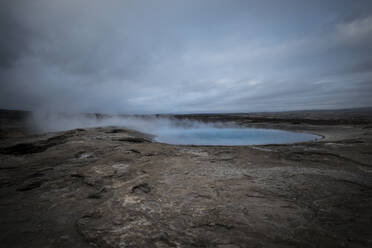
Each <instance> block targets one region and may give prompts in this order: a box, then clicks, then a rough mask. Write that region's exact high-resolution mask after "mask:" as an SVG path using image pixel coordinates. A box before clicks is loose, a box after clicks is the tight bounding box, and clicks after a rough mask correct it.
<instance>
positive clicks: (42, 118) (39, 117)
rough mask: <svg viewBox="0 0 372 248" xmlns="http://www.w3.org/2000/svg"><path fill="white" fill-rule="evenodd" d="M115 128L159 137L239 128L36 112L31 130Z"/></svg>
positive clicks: (137, 117) (147, 118) (162, 119)
mask: <svg viewBox="0 0 372 248" xmlns="http://www.w3.org/2000/svg"><path fill="white" fill-rule="evenodd" d="M108 126H116V127H123V128H129V129H134V130H137V131H140V132H144V133H149V134H157V133H160V132H166V131H170V130H174V129H179V128H182V129H185V128H187V129H195V128H211V127H218V128H222V127H234V126H235V127H236V124H234V123H231V122H229V123H221V122H213V123H205V122H201V121H196V120H190V119H177V118H174V117H172V116H158V115H101V114H73V113H50V112H33V113H32V114H31V115H30V117H29V120H28V127H29V129H30V131H31V132H33V133H46V132H58V131H67V130H72V129H76V128H93V127H108Z"/></svg>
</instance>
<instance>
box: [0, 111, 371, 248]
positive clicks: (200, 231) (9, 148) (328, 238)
mask: <svg viewBox="0 0 372 248" xmlns="http://www.w3.org/2000/svg"><path fill="white" fill-rule="evenodd" d="M183 118H184V117H183ZM187 118H195V117H190V116H188V117H187ZM197 118H203V117H200V116H199V117H197ZM204 118H207V117H204ZM270 118H272V117H270ZM274 118H275V117H274ZM301 118H302V117H301ZM301 118H300V117H298V118H297V119H296V118H295V117H293V116H292V117H291V119H290V121H288V117H285V118H284V117H283V118H282V119H283V120H286V121H268V120H267V119H266V120H265V121H260V122H254V123H252V121H250V120H249V118H248V117H246V118H241V117H239V120H237V119H234V118H232V117H231V116H230V117H225V119H224V120H222V121H233V122H236V123H238V124H239V125H242V126H255V127H267V128H278V129H285V130H293V131H305V132H310V133H314V134H318V135H322V136H323V137H324V138H323V139H322V140H319V141H316V142H306V143H296V144H286V145H260V146H235V147H231V146H230V147H229V146H175V145H167V144H161V143H157V142H153V141H151V137H150V136H147V135H146V134H142V133H139V132H136V131H133V130H129V129H125V128H123V127H100V128H87V129H75V130H71V131H65V132H56V133H45V134H33V135H31V134H28V135H27V134H22V135H19V134H18V133H17V135H8V136H7V135H4V136H3V137H2V138H1V139H0V159H1V163H0V222H1V225H0V230H1V231H0V242H1V244H2V246H4V247H118V248H123V247H219V248H242V247H371V246H372V229H371V223H372V212H371V208H372V163H371V158H372V152H371V151H372V126H371V124H372V122H371V121H370V120H369V119H365V118H364V119H363V121H362V122H346V123H345V122H339V124H334V123H331V124H327V123H326V122H325V121H319V122H318V123H315V124H314V123H313V122H304V121H302V119H301ZM317 118H318V119H320V117H317ZM305 119H306V118H305ZM219 121H221V120H219ZM354 121H355V120H354Z"/></svg>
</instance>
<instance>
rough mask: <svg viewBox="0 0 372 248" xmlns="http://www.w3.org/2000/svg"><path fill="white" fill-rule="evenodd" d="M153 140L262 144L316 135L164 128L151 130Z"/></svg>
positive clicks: (293, 140)
mask: <svg viewBox="0 0 372 248" xmlns="http://www.w3.org/2000/svg"><path fill="white" fill-rule="evenodd" d="M153 134H154V135H155V138H154V139H155V141H157V142H161V143H167V144H172V145H226V146H240V145H264V144H286V143H297V142H305V141H314V140H317V139H319V138H320V136H318V135H314V134H308V133H298V132H291V131H283V130H277V129H260V128H237V127H234V128H218V127H200V128H181V127H176V128H164V129H158V130H156V131H155V132H153Z"/></svg>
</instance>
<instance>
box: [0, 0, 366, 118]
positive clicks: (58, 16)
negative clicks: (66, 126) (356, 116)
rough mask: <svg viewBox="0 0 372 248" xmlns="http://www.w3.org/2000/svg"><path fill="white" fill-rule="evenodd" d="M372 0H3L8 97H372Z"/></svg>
mask: <svg viewBox="0 0 372 248" xmlns="http://www.w3.org/2000/svg"><path fill="white" fill-rule="evenodd" d="M371 51H372V1H368V0H354V1H352V0H348V1H346V0H330V1H319V0H316V1H305V0H297V1H296V0H284V1H274V0H273V1H268V0H261V1H258V0H256V1H248V0H213V1H212V0H206V1H196V0H187V1H186V0H185V1H177V0H175V1H170V0H159V1H155V0H154V1H141V0H136V1H134V0H133V1H129V0H128V1H119V0H111V1H98V0H65V1H57V0H33V1H26V0H17V1H1V2H0V55H1V56H0V108H10V109H26V110H34V111H35V110H43V111H71V112H102V113H141V114H142V113H200V112H253V111H282V110H297V109H328V108H351V107H363V106H372V52H371Z"/></svg>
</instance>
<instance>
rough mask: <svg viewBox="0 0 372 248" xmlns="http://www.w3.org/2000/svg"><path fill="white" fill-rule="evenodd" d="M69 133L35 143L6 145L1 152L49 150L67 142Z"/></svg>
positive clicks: (29, 152) (25, 152) (13, 153)
mask: <svg viewBox="0 0 372 248" xmlns="http://www.w3.org/2000/svg"><path fill="white" fill-rule="evenodd" d="M70 136H71V135H69V134H63V135H58V136H55V137H52V138H49V139H47V140H41V141H37V142H34V143H20V144H16V145H14V146H10V147H5V148H2V149H0V153H1V154H7V155H23V154H31V153H39V152H43V151H45V150H47V149H48V148H50V147H52V146H56V145H60V144H63V143H65V142H66V140H67V139H68V138H69V137H70Z"/></svg>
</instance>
